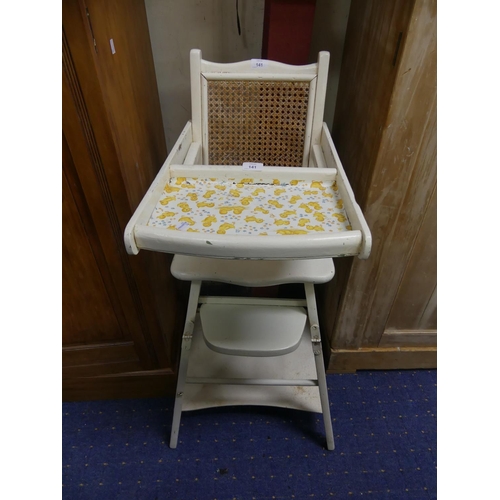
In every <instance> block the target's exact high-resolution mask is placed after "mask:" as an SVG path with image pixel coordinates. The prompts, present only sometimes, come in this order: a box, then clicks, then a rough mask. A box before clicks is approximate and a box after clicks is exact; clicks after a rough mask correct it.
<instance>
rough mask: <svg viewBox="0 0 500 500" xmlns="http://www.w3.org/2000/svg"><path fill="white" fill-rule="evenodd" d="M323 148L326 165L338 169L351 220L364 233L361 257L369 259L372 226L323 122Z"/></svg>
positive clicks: (338, 176)
mask: <svg viewBox="0 0 500 500" xmlns="http://www.w3.org/2000/svg"><path fill="white" fill-rule="evenodd" d="M321 148H322V150H323V154H324V157H325V162H326V166H329V167H333V168H336V169H337V186H338V188H339V192H340V196H341V198H342V200H343V201H344V208H345V210H346V212H347V214H348V217H349V221H350V223H351V226H352V228H353V229H356V230H359V231H360V232H361V234H362V244H361V246H360V248H359V252H358V253H359V255H358V257H359V258H360V259H367V258H368V257H369V255H370V251H371V247H372V235H371V232H370V228H369V227H368V224H367V223H366V220H365V217H364V215H363V212H362V211H361V208H360V206H359V205H358V204H357V203H356V197H355V196H354V192H353V191H352V188H351V185H350V184H349V180H348V179H347V175H346V173H345V170H344V167H343V166H342V162H341V161H340V158H339V155H338V153H337V150H336V149H335V145H334V144H333V141H332V137H331V135H330V131H329V130H328V127H327V126H326V123H323V130H322V134H321Z"/></svg>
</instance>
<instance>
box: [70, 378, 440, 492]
mask: <svg viewBox="0 0 500 500" xmlns="http://www.w3.org/2000/svg"><path fill="white" fill-rule="evenodd" d="M436 378H437V372H436V370H417V371H389V372H376V371H374V372H358V373H356V374H344V375H337V374H335V375H328V376H327V379H328V386H329V397H330V404H331V412H332V419H333V430H334V435H335V445H336V449H335V450H334V451H327V450H326V448H325V439H324V429H323V422H322V417H321V416H319V415H316V414H312V413H305V412H299V411H294V410H284V409H277V408H263V407H244V408H242V407H229V408H220V409H213V410H212V409H210V410H201V411H197V412H187V413H184V414H183V415H182V420H181V429H180V434H179V444H178V447H177V449H176V450H171V449H170V448H169V447H168V436H169V433H170V422H171V416H172V407H173V400H172V399H170V398H155V399H129V400H113V401H91V402H75V403H64V404H63V458H62V460H63V488H62V492H63V498H64V499H71V500H73V499H75V500H76V499H93V500H98V499H106V500H109V499H141V500H142V499H145V500H149V499H151V500H153V499H158V500H162V499H176V500H177V499H180V500H205V499H210V500H212V499H217V500H232V499H238V500H247V499H248V500H250V499H259V500H264V499H284V498H286V499H289V498H296V499H299V500H302V499H308V498H332V497H333V498H339V499H344V498H345V499H350V498H374V499H405V498H421V499H428V498H436V393H437V391H436Z"/></svg>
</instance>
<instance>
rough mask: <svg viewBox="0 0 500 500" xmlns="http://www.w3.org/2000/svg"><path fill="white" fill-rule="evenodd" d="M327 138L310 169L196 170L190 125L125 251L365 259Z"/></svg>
mask: <svg viewBox="0 0 500 500" xmlns="http://www.w3.org/2000/svg"><path fill="white" fill-rule="evenodd" d="M323 139H324V141H323V142H322V144H321V145H317V146H315V147H314V148H315V149H313V153H314V154H313V157H314V159H315V160H314V163H316V165H313V166H311V167H266V166H263V167H260V166H257V170H253V169H252V165H250V166H248V165H247V166H241V165H239V166H216V165H195V164H193V163H198V162H199V161H200V158H201V153H200V151H199V144H198V143H193V142H191V133H190V123H188V125H187V126H186V128H185V129H184V131H183V133H182V134H181V136H180V137H179V140H178V141H177V144H176V146H175V147H174V150H173V152H172V153H171V154H170V155H169V157H168V158H167V160H166V162H165V164H164V166H163V167H162V169H161V171H160V172H159V174H158V176H157V178H156V179H155V181H154V182H153V184H152V186H151V188H150V190H149V191H148V193H147V194H146V195H145V197H144V199H143V200H142V202H141V204H140V205H139V207H138V208H137V210H136V212H135V214H134V216H133V217H132V219H131V220H130V222H129V224H128V226H127V229H126V231H125V244H126V247H127V251H128V252H129V253H133V254H136V253H138V251H139V250H140V249H145V250H153V251H160V252H168V253H177V254H184V255H198V256H205V257H220V258H248V259H287V258H293V259H300V258H320V257H339V256H346V255H359V256H360V257H361V258H366V257H367V256H368V254H369V251H370V246H371V236H370V231H369V229H368V226H367V225H366V222H365V220H364V217H363V214H362V213H361V210H360V208H359V206H358V205H357V203H356V201H355V198H354V194H353V193H352V190H351V188H350V186H349V183H348V181H347V178H346V177H345V173H344V171H343V168H342V165H341V164H340V160H339V159H338V155H337V153H336V151H335V148H334V146H333V142H332V141H331V138H330V136H329V132H328V129H327V128H326V126H324V129H323Z"/></svg>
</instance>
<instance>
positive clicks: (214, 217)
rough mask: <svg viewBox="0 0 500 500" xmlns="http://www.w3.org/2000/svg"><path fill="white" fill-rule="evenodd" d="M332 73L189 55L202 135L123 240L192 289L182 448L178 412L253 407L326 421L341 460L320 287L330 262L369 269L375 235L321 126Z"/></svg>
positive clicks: (183, 140)
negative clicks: (278, 291)
mask: <svg viewBox="0 0 500 500" xmlns="http://www.w3.org/2000/svg"><path fill="white" fill-rule="evenodd" d="M328 61H329V54H328V53H327V52H321V53H320V54H319V59H318V63H316V64H310V65H306V66H291V65H286V64H281V63H278V62H274V61H262V60H252V61H243V62H239V63H232V64H217V63H212V62H208V61H204V60H202V58H201V52H200V51H199V50H192V51H191V100H192V122H190V123H188V124H187V125H186V127H185V128H184V130H183V132H182V134H181V136H180V137H179V139H178V141H177V143H176V145H175V146H174V148H173V150H172V152H171V153H170V155H169V157H168V158H167V160H166V161H165V164H164V165H163V167H162V169H161V170H160V172H159V173H158V176H157V177H156V179H155V181H154V182H153V184H152V186H151V188H150V190H149V191H148V193H146V195H145V197H144V199H143V200H142V202H141V204H140V205H139V207H138V208H137V210H136V212H135V213H134V215H133V216H132V218H131V220H130V222H129V224H128V225H127V228H126V230H125V245H126V248H127V251H128V252H129V253H131V254H137V253H138V252H139V249H141V248H143V249H148V250H153V251H161V252H170V253H174V254H175V257H174V259H173V261H172V266H171V272H172V274H173V276H174V277H176V278H177V279H180V280H185V281H189V282H191V288H190V294H189V301H188V309H187V315H186V322H185V327H184V332H183V336H182V345H181V357H180V363H179V374H178V382H177V389H176V396H175V406H174V414H173V423H172V431H171V439H170V446H171V447H172V448H175V447H176V446H177V441H178V433H179V426H180V418H181V413H182V411H186V410H194V409H200V408H206V407H212V406H224V405H233V404H243V405H246V404H250V405H251V404H253V405H267V406H282V407H286V408H297V409H301V410H306V411H314V412H321V413H322V414H323V419H324V425H325V433H326V441H327V447H328V449H329V450H333V449H334V439H333V430H332V423H331V418H330V408H329V402H328V393H327V386H326V377H325V368H324V361H323V351H322V347H321V335H320V328H319V321H318V313H317V309H316V298H315V293H314V284H317V283H325V282H327V281H329V280H331V279H332V278H333V275H334V266H333V261H332V257H335V256H345V255H358V256H359V257H360V258H367V257H368V255H369V252H370V248H371V235H370V231H369V229H368V226H367V225H366V221H365V219H364V217H363V214H362V212H361V210H360V208H359V206H358V205H357V203H356V200H355V197H354V194H353V192H352V190H351V188H350V186H349V182H348V180H347V177H346V176H345V172H344V170H343V168H342V164H341V162H340V159H339V157H338V154H337V152H336V150H335V147H334V145H333V142H332V140H331V137H330V133H329V131H328V128H327V127H326V125H325V124H324V123H323V108H324V102H325V92H326V83H327V73H328ZM242 165H243V166H242ZM280 210H283V212H281V211H280ZM207 281H209V282H212V281H217V282H224V283H230V284H233V285H239V286H243V287H264V286H274V285H279V284H286V283H302V284H303V285H304V291H305V300H304V299H282V298H256V297H214V296H205V297H203V296H200V290H201V285H202V283H203V282H207ZM200 304H201V307H199V314H198V306H200ZM263 386H266V387H263Z"/></svg>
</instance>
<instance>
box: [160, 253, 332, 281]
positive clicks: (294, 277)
mask: <svg viewBox="0 0 500 500" xmlns="http://www.w3.org/2000/svg"><path fill="white" fill-rule="evenodd" d="M170 271H171V273H172V275H173V276H174V277H175V278H177V279H179V280H183V281H194V280H203V281H219V282H224V283H232V284H234V285H240V286H252V287H259V286H273V285H279V284H281V283H306V282H307V283H317V284H318V283H326V282H328V281H330V280H331V279H332V278H333V276H334V275H335V267H334V265H333V260H332V259H308V260H281V261H280V260H278V261H276V260H275V261H266V260H222V259H208V258H205V257H190V256H187V255H175V256H174V259H173V260H172V265H171V267H170Z"/></svg>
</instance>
